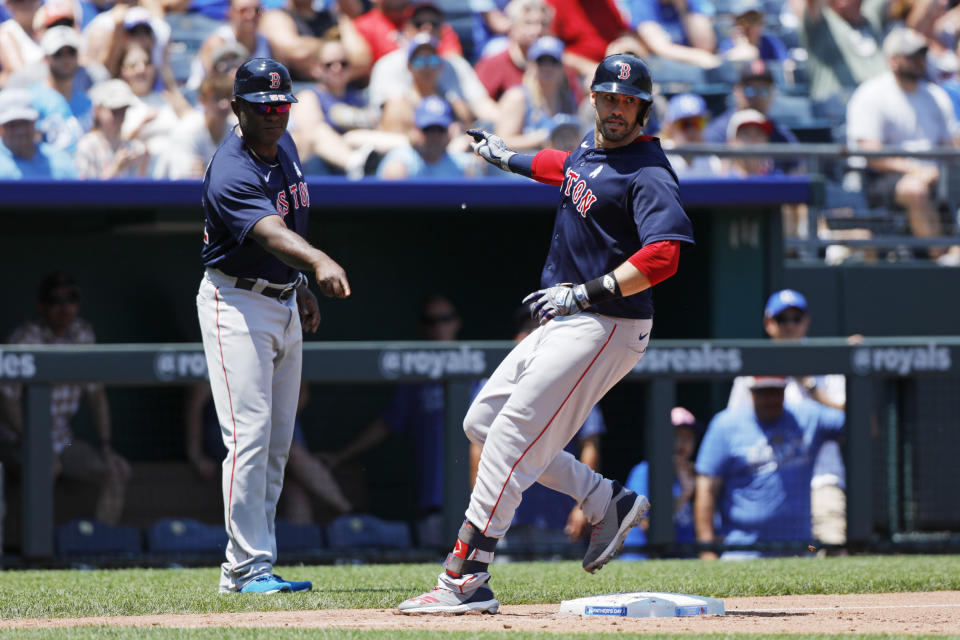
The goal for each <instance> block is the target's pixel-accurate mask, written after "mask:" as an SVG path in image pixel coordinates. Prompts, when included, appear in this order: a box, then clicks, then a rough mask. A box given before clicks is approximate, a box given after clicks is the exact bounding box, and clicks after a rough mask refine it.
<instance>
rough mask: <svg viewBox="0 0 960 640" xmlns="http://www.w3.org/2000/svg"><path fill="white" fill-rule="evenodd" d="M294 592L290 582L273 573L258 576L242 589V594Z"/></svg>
mask: <svg viewBox="0 0 960 640" xmlns="http://www.w3.org/2000/svg"><path fill="white" fill-rule="evenodd" d="M290 591H293V587H292V586H291V585H290V583H289V582H286V581H285V580H281V579H280V578H279V577H278V576H275V575H273V574H272V573H265V574H263V575H262V576H257V577H256V578H254V579H253V580H251V581H250V582H248V583H247V584H245V585H243V587H241V588H240V593H281V592H290Z"/></svg>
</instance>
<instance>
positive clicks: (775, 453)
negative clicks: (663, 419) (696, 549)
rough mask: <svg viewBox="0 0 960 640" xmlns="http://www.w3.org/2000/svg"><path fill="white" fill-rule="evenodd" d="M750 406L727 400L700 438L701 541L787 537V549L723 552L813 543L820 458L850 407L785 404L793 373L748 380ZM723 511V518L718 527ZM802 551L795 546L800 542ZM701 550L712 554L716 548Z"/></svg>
mask: <svg viewBox="0 0 960 640" xmlns="http://www.w3.org/2000/svg"><path fill="white" fill-rule="evenodd" d="M748 387H749V388H750V394H751V396H752V402H751V403H750V404H749V405H741V406H738V407H728V408H727V409H724V410H723V411H721V412H720V413H718V414H717V415H716V416H714V417H713V420H711V421H710V425H709V426H708V427H707V432H706V435H704V437H703V442H702V443H701V444H700V451H699V453H698V454H697V462H696V465H695V468H696V472H697V487H696V498H695V501H694V524H695V528H696V532H697V541H698V542H700V543H702V544H715V543H723V544H724V545H729V546H733V545H756V544H760V545H762V544H764V543H774V544H776V543H781V544H783V545H784V548H783V549H780V550H777V549H769V550H766V551H763V552H761V551H759V550H758V551H734V552H730V551H727V552H725V553H724V557H725V558H727V557H757V556H759V555H782V554H783V553H789V552H790V551H791V549H790V547H789V546H787V545H789V544H791V543H794V544H795V543H799V542H808V541H809V539H810V535H811V529H810V521H811V518H810V481H811V478H812V476H813V460H814V458H815V457H816V455H817V452H818V451H819V449H820V448H821V446H822V445H823V443H824V442H825V441H827V440H831V439H837V438H839V437H841V436H842V434H843V424H844V413H843V412H842V411H840V410H839V409H833V408H830V407H827V406H825V405H822V404H820V403H818V402H814V401H812V400H801V401H800V402H798V403H795V404H789V405H784V389H785V388H786V387H787V378H785V377H780V376H756V377H751V378H749V379H748ZM715 511H719V512H720V515H721V520H722V525H721V528H720V530H719V531H718V530H717V529H716V528H715V526H714V512H715ZM793 550H794V551H795V550H796V549H795V548H794V549H793ZM700 557H701V558H702V559H705V560H712V559H715V558H716V557H717V555H716V553H715V552H713V551H704V552H702V553H701V555H700Z"/></svg>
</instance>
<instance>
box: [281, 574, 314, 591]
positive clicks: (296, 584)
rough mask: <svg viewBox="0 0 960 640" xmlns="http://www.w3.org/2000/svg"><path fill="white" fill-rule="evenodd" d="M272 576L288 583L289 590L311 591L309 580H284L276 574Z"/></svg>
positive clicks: (311, 584) (311, 586) (311, 585)
mask: <svg viewBox="0 0 960 640" xmlns="http://www.w3.org/2000/svg"><path fill="white" fill-rule="evenodd" d="M273 577H274V578H276V579H277V580H280V581H282V582H286V583H287V584H288V585H290V591H294V592H297V591H313V583H312V582H310V581H309V580H284V579H283V578H281V577H280V576H278V575H276V574H274V576H273Z"/></svg>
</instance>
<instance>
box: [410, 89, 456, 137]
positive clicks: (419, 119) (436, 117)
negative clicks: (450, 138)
mask: <svg viewBox="0 0 960 640" xmlns="http://www.w3.org/2000/svg"><path fill="white" fill-rule="evenodd" d="M413 121H414V123H416V125H417V128H418V129H426V128H427V127H443V128H444V129H446V128H447V127H449V126H450V123H452V122H453V109H452V108H451V107H450V103H449V102H447V101H446V100H444V99H443V98H440V97H438V96H427V97H426V98H424V99H423V100H421V101H420V104H419V105H417V110H416V111H415V112H414V114H413Z"/></svg>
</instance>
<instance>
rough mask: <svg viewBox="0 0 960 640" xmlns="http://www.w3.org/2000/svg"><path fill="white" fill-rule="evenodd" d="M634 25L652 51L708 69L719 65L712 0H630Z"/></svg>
mask: <svg viewBox="0 0 960 640" xmlns="http://www.w3.org/2000/svg"><path fill="white" fill-rule="evenodd" d="M626 7H627V10H628V11H629V13H630V26H631V27H632V28H633V29H635V30H636V32H637V35H638V36H639V37H640V41H641V42H642V43H643V44H644V46H646V48H647V49H648V50H649V51H650V53H651V54H653V55H655V56H659V57H661V58H667V59H670V60H675V61H677V62H684V63H686V64H691V65H694V66H697V67H701V68H704V69H712V68H713V67H716V66H719V64H720V58H719V57H717V55H716V54H715V51H716V49H717V36H716V33H715V32H714V30H713V22H712V18H713V15H714V14H715V13H716V10H715V9H714V6H713V4H712V3H711V2H710V0H629V2H627V3H626Z"/></svg>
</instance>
